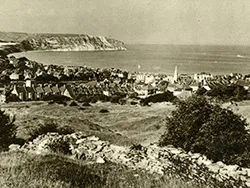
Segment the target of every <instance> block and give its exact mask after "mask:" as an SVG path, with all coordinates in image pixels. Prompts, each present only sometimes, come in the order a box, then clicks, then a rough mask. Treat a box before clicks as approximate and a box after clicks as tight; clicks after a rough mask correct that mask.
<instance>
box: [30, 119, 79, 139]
mask: <svg viewBox="0 0 250 188" xmlns="http://www.w3.org/2000/svg"><path fill="white" fill-rule="evenodd" d="M49 132H57V133H59V134H63V135H64V134H71V133H73V132H74V130H73V129H72V128H70V127H66V126H64V127H60V126H58V125H57V124H56V123H54V122H53V121H47V122H45V124H44V125H43V124H40V126H39V127H38V128H37V129H33V130H31V131H30V133H29V135H30V137H29V140H33V139H35V138H36V137H38V136H39V135H42V134H46V133H49Z"/></svg>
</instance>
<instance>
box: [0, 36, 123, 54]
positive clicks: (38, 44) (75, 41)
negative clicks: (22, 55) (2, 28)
mask: <svg viewBox="0 0 250 188" xmlns="http://www.w3.org/2000/svg"><path fill="white" fill-rule="evenodd" d="M32 50H57V51H100V50H101V51H106V50H126V48H125V46H124V43H123V42H121V41H118V40H116V39H112V38H107V37H103V36H91V35H87V34H55V33H52V34H47V33H38V34H35V33H31V34H30V33H18V32H0V54H2V55H7V54H10V53H14V52H23V51H32Z"/></svg>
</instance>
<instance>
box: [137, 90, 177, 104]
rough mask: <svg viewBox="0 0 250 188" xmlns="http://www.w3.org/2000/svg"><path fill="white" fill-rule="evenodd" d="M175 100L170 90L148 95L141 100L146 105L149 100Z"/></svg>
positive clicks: (154, 101)
mask: <svg viewBox="0 0 250 188" xmlns="http://www.w3.org/2000/svg"><path fill="white" fill-rule="evenodd" d="M174 100H176V97H175V96H174V95H173V93H172V92H170V91H166V92H164V93H160V94H156V95H152V96H149V97H147V98H145V99H142V100H141V104H142V105H148V104H149V103H150V102H153V103H156V102H173V101H174Z"/></svg>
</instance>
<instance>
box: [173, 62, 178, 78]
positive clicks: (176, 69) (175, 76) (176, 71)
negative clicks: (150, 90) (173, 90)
mask: <svg viewBox="0 0 250 188" xmlns="http://www.w3.org/2000/svg"><path fill="white" fill-rule="evenodd" d="M177 79H178V67H177V66H175V70H174V82H177Z"/></svg>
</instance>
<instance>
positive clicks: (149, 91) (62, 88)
mask: <svg viewBox="0 0 250 188" xmlns="http://www.w3.org/2000/svg"><path fill="white" fill-rule="evenodd" d="M0 82H1V87H0V92H1V94H0V102H1V103H4V102H8V101H12V99H13V96H15V97H16V99H18V101H33V100H43V98H44V97H45V96H49V95H62V96H66V97H68V98H70V99H73V100H77V101H81V99H82V98H84V97H90V96H100V95H103V96H107V97H110V96H116V95H122V96H123V97H125V98H126V97H127V98H128V97H131V96H133V97H137V98H138V99H143V98H146V97H149V96H152V95H155V94H160V93H164V92H166V91H170V92H172V93H173V95H174V96H176V97H178V98H180V99H185V98H187V97H189V96H191V95H192V94H193V93H195V92H197V90H202V91H203V93H204V92H206V91H210V90H211V89H213V88H220V87H223V86H224V87H226V86H231V85H237V86H239V87H241V88H243V89H244V90H245V91H246V92H247V94H248V89H249V85H250V75H242V74H238V73H231V74H230V75H212V74H211V73H206V72H201V73H195V74H193V75H187V74H178V67H177V66H176V67H175V70H173V75H166V74H156V73H142V72H127V71H122V70H120V69H115V68H110V69H93V68H89V67H86V66H84V67H81V66H62V65H43V64H40V63H37V62H34V61H31V60H28V59H27V58H25V57H21V58H15V57H14V56H10V57H1V58H0ZM8 99H9V100H8ZM16 101H17V100H16Z"/></svg>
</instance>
